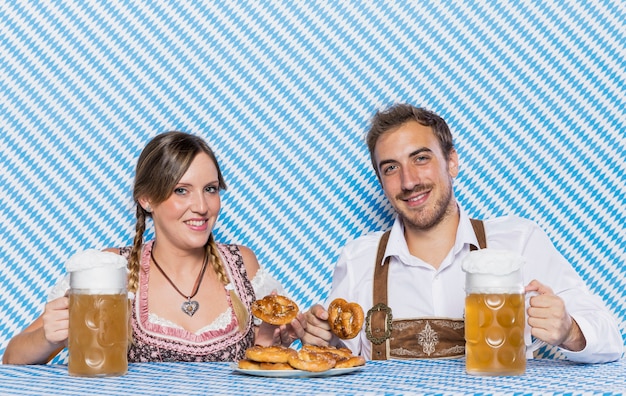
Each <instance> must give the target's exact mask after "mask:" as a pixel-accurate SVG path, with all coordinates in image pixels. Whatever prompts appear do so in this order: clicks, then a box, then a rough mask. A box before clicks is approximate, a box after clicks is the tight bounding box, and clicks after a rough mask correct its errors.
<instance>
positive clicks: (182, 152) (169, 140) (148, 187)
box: [128, 131, 249, 330]
mask: <svg viewBox="0 0 626 396" xmlns="http://www.w3.org/2000/svg"><path fill="white" fill-rule="evenodd" d="M200 153H205V154H207V155H208V156H209V158H211V160H212V161H213V163H214V164H215V167H216V168H217V177H218V183H219V188H220V190H226V182H225V181H224V177H223V175H222V171H221V170H220V167H219V164H218V162H217V158H216V157H215V154H214V153H213V150H211V148H210V147H209V145H208V144H207V143H206V142H205V141H204V140H203V139H202V138H200V137H198V136H195V135H191V134H188V133H184V132H178V131H171V132H165V133H162V134H160V135H157V136H155V137H154V138H153V139H152V140H150V142H148V144H147V145H146V147H145V148H144V149H143V151H142V152H141V154H140V155H139V159H138V160H137V167H136V169H135V182H134V187H133V199H134V200H135V205H136V217H137V222H136V224H135V237H134V240H133V247H132V250H131V252H130V256H129V258H128V268H129V274H128V290H129V291H131V292H133V293H135V292H136V291H137V286H138V284H139V266H140V262H141V250H142V247H143V243H144V240H143V236H144V233H145V231H146V218H147V217H151V216H152V214H151V213H150V212H148V211H146V210H145V209H144V208H143V207H142V206H141V205H140V204H139V199H142V198H148V199H149V200H150V202H151V203H153V204H160V203H162V202H163V201H165V200H166V199H168V198H169V197H170V195H171V194H172V191H174V188H175V186H176V184H177V183H178V181H179V180H180V179H181V177H183V175H184V174H185V172H187V169H189V166H190V165H191V162H192V161H193V160H194V158H195V157H196V156H197V155H198V154H200ZM205 248H206V254H207V255H208V257H209V262H210V263H211V266H212V268H213V270H214V271H215V273H216V274H217V277H218V279H219V280H220V281H221V282H222V284H224V285H227V284H228V283H229V282H230V281H229V280H228V274H227V272H226V269H225V268H224V264H223V263H222V260H221V259H220V256H219V253H218V250H217V244H216V242H215V238H214V237H213V233H211V234H210V235H209V239H208V241H207V244H206V246H205ZM230 296H231V301H232V303H233V308H234V310H235V315H236V316H237V320H238V322H239V328H240V329H241V330H243V329H245V327H246V326H247V322H248V319H249V314H248V310H247V309H246V308H245V306H244V305H243V303H242V302H241V300H240V299H239V297H238V296H237V294H236V293H235V291H234V289H232V288H231V290H230Z"/></svg>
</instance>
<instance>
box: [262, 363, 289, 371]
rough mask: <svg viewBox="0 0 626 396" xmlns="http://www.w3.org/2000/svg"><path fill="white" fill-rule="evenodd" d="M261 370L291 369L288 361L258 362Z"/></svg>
mask: <svg viewBox="0 0 626 396" xmlns="http://www.w3.org/2000/svg"><path fill="white" fill-rule="evenodd" d="M259 366H260V369H261V370H293V369H294V368H293V367H291V365H290V364H289V363H265V362H262V363H259Z"/></svg>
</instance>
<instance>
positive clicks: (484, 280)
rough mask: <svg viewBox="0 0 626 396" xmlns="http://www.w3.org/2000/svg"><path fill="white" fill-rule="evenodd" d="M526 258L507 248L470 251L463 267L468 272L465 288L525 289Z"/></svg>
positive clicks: (479, 289) (471, 290)
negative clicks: (523, 270) (524, 267)
mask: <svg viewBox="0 0 626 396" xmlns="http://www.w3.org/2000/svg"><path fill="white" fill-rule="evenodd" d="M523 265H524V258H523V257H522V256H520V255H519V254H516V253H514V252H510V251H505V250H496V249H480V250H474V251H472V252H470V253H469V254H468V255H467V257H466V258H465V259H464V260H463V263H462V264H461V268H462V269H463V271H465V272H466V276H465V289H466V290H467V291H468V292H489V291H494V290H496V291H498V292H511V293H518V292H521V291H523V289H524V286H523V278H522V267H523Z"/></svg>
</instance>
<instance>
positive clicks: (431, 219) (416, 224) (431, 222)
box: [396, 183, 452, 231]
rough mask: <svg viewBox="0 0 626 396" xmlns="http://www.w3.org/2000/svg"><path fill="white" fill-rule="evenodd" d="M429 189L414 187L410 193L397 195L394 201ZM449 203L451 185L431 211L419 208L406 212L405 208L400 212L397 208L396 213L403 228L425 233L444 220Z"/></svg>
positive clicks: (426, 187) (427, 187) (420, 186)
mask: <svg viewBox="0 0 626 396" xmlns="http://www.w3.org/2000/svg"><path fill="white" fill-rule="evenodd" d="M431 187H432V185H429V186H425V185H418V186H415V187H414V188H413V189H412V190H411V191H405V192H403V193H402V194H400V195H398V196H397V197H396V200H401V199H402V197H403V196H406V195H410V194H413V193H416V192H420V191H424V190H428V189H429V188H431ZM431 191H432V190H431ZM451 201H452V183H450V184H448V188H447V189H446V190H445V191H444V194H443V195H442V196H441V197H440V198H439V199H438V200H437V201H435V204H434V207H433V208H432V210H428V209H429V208H421V209H419V210H416V211H411V210H406V209H405V208H402V209H403V210H400V208H399V207H398V206H397V207H396V211H397V212H398V214H399V215H400V218H401V219H402V222H403V223H404V226H405V227H407V226H409V227H410V228H414V229H418V230H423V231H425V230H428V229H431V228H433V227H434V226H436V225H437V224H439V223H441V221H442V220H443V219H445V218H446V215H447V214H448V210H449V208H450V203H451Z"/></svg>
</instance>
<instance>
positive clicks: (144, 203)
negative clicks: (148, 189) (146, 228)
mask: <svg viewBox="0 0 626 396" xmlns="http://www.w3.org/2000/svg"><path fill="white" fill-rule="evenodd" d="M137 202H138V203H139V205H141V207H142V208H143V210H145V211H146V212H148V213H152V206H150V201H149V200H148V199H146V198H140V199H138V200H137Z"/></svg>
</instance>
